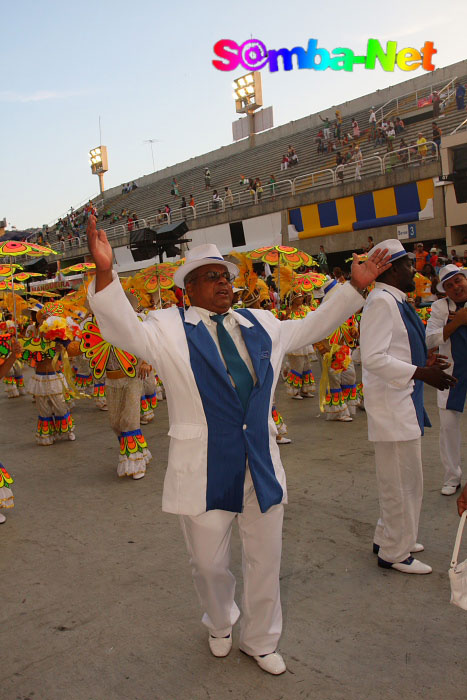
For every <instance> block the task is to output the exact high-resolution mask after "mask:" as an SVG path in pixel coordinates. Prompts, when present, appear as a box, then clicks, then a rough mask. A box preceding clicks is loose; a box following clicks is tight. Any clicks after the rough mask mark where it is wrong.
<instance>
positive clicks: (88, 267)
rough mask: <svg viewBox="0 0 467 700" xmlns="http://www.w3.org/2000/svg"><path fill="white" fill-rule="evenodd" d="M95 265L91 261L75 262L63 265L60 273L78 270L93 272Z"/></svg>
mask: <svg viewBox="0 0 467 700" xmlns="http://www.w3.org/2000/svg"><path fill="white" fill-rule="evenodd" d="M95 269H96V265H95V263H93V262H81V263H76V265H70V267H65V269H64V270H60V272H61V274H62V275H71V274H73V273H79V272H94V271H95Z"/></svg>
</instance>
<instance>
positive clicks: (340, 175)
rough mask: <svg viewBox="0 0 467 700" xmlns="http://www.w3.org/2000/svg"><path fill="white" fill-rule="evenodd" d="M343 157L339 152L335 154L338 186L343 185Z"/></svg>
mask: <svg viewBox="0 0 467 700" xmlns="http://www.w3.org/2000/svg"><path fill="white" fill-rule="evenodd" d="M344 164H345V161H344V157H343V155H342V154H341V152H340V151H337V153H336V175H337V180H338V183H339V184H340V185H343V184H344Z"/></svg>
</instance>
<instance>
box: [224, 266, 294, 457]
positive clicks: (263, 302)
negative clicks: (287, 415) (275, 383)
mask: <svg viewBox="0 0 467 700" xmlns="http://www.w3.org/2000/svg"><path fill="white" fill-rule="evenodd" d="M241 271H242V267H241V266H240V272H241ZM253 283H256V286H255V287H254V289H251V287H252V284H253ZM234 289H235V287H234ZM271 307H272V302H271V299H270V296H269V290H268V286H267V284H266V282H264V280H262V279H260V278H259V277H258V276H257V275H256V273H251V276H250V280H249V281H248V288H247V289H246V290H244V295H243V298H242V307H239V308H245V309H265V310H266V311H270V309H271ZM271 415H272V419H273V421H274V425H275V426H276V430H277V435H276V442H277V444H278V445H289V444H290V443H291V442H292V440H291V439H290V438H289V437H287V425H286V424H285V422H284V419H283V417H282V414H281V413H279V411H278V410H277V407H276V397H275V396H274V398H273V402H272V409H271Z"/></svg>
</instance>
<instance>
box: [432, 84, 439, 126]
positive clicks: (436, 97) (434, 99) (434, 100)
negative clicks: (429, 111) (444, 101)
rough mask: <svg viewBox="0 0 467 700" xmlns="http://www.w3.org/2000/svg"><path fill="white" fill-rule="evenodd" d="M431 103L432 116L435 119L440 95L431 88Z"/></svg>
mask: <svg viewBox="0 0 467 700" xmlns="http://www.w3.org/2000/svg"><path fill="white" fill-rule="evenodd" d="M431 104H432V105H433V116H434V118H435V119H438V117H439V110H440V105H441V97H440V96H439V93H438V92H436V90H433V94H432V96H431Z"/></svg>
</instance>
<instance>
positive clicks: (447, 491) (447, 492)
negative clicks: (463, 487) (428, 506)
mask: <svg viewBox="0 0 467 700" xmlns="http://www.w3.org/2000/svg"><path fill="white" fill-rule="evenodd" d="M459 487H460V484H457V486H449V485H448V484H444V486H443V488H442V489H441V493H442V494H443V496H454V494H455V493H456V491H457V489H458V488H459Z"/></svg>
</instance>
